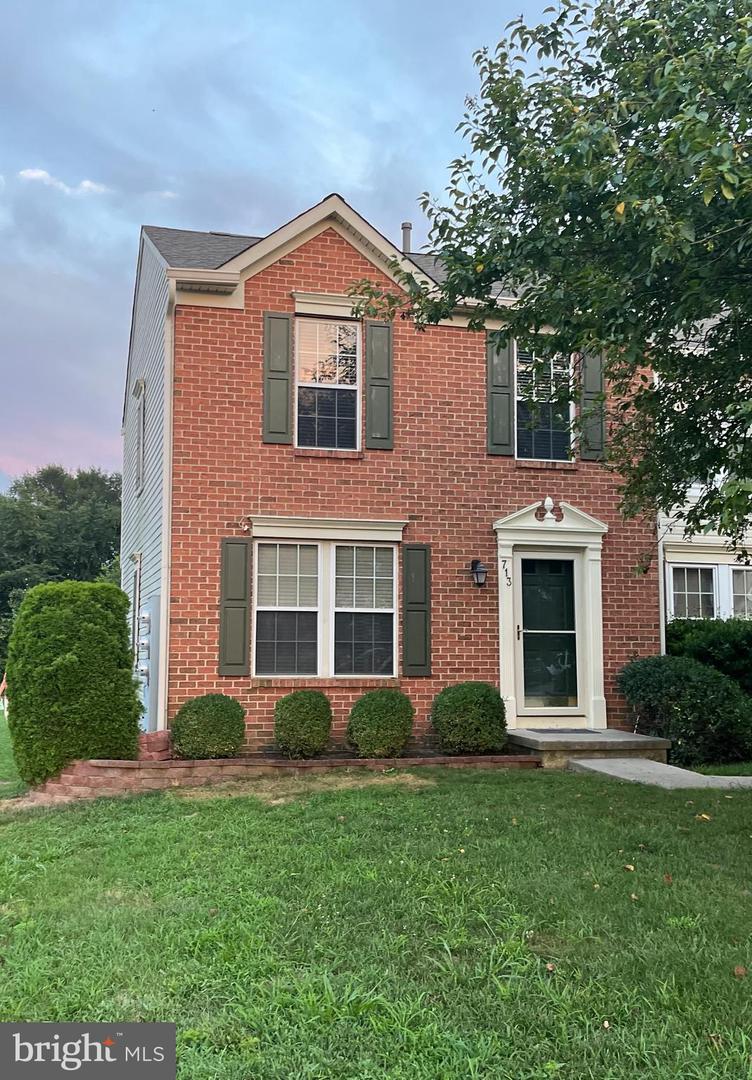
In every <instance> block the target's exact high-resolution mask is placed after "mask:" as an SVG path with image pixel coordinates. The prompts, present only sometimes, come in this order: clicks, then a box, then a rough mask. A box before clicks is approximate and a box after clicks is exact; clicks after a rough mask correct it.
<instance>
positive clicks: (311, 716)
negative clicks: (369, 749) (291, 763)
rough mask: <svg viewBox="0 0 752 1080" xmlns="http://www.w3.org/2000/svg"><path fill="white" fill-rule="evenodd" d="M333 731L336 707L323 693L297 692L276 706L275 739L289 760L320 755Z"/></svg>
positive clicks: (317, 691)
mask: <svg viewBox="0 0 752 1080" xmlns="http://www.w3.org/2000/svg"><path fill="white" fill-rule="evenodd" d="M331 730H332V707H331V705H330V704H329V698H328V697H327V696H326V694H323V693H322V692H321V691H320V690H293V692H292V693H291V694H286V695H285V697H283V698H280V699H279V701H278V702H277V704H276V705H275V706H274V738H275V739H276V741H277V746H278V747H279V748H280V750H281V751H282V753H283V754H287V756H288V757H291V758H309V757H315V756H316V754H320V753H321V751H322V750H323V749H324V747H325V746H326V744H327V743H328V742H329V733H330V732H331Z"/></svg>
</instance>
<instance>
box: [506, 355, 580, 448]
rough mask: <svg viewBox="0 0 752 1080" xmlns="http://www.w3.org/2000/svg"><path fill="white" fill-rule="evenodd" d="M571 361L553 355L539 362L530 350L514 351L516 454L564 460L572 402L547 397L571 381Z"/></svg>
mask: <svg viewBox="0 0 752 1080" xmlns="http://www.w3.org/2000/svg"><path fill="white" fill-rule="evenodd" d="M571 367H572V365H571V361H570V359H569V358H568V357H566V356H556V357H554V358H553V359H551V360H549V361H546V364H545V367H544V368H543V370H541V366H540V361H537V360H535V358H534V357H533V354H532V353H529V352H523V351H522V350H518V351H517V356H516V362H515V385H516V398H517V411H516V422H517V457H518V458H535V459H538V460H544V461H567V460H568V459H569V456H570V446H571V441H572V435H571V430H572V405H571V404H561V403H559V402H554V401H552V400H551V398H552V395H553V394H554V393H555V392H556V391H557V390H561V388H562V387H565V386H568V385H569V384H570V381H571Z"/></svg>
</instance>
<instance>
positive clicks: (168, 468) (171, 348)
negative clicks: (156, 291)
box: [157, 278, 175, 731]
mask: <svg viewBox="0 0 752 1080" xmlns="http://www.w3.org/2000/svg"><path fill="white" fill-rule="evenodd" d="M167 288H168V293H167V312H166V315H165V359H164V434H163V443H162V558H161V564H160V568H159V685H158V693H157V730H158V731H164V730H165V728H166V727H167V702H168V695H167V691H168V680H169V675H170V662H169V649H170V584H171V582H170V578H171V570H172V395H173V381H174V374H175V322H174V320H175V282H174V281H172V280H170V279H169V278H168V280H167Z"/></svg>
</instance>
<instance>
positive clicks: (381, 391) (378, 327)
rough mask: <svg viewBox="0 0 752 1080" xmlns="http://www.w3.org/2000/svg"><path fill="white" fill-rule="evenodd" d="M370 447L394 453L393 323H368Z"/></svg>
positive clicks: (367, 425) (367, 356) (368, 430)
mask: <svg viewBox="0 0 752 1080" xmlns="http://www.w3.org/2000/svg"><path fill="white" fill-rule="evenodd" d="M366 447H367V449H369V450H393V449H394V431H393V426H392V327H391V324H390V323H378V322H367V323H366Z"/></svg>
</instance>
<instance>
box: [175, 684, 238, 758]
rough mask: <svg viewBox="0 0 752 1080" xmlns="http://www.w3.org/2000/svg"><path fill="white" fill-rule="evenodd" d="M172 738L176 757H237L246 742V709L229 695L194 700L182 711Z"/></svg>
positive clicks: (214, 695)
mask: <svg viewBox="0 0 752 1080" xmlns="http://www.w3.org/2000/svg"><path fill="white" fill-rule="evenodd" d="M170 736H171V738H172V752H173V754H174V755H175V757H179V758H189V759H191V758H226V757H235V756H236V755H237V753H238V750H240V747H241V746H242V745H243V739H244V738H245V709H244V708H243V706H242V705H241V704H240V702H239V701H238V700H237V699H236V698H234V697H230V696H229V694H203V695H202V696H201V697H195V698H191V700H190V701H186V702H185V704H184V705H181V706H180V708H179V709H178V712H177V715H176V717H175V719H174V720H173V721H172V726H171V728H170Z"/></svg>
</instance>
